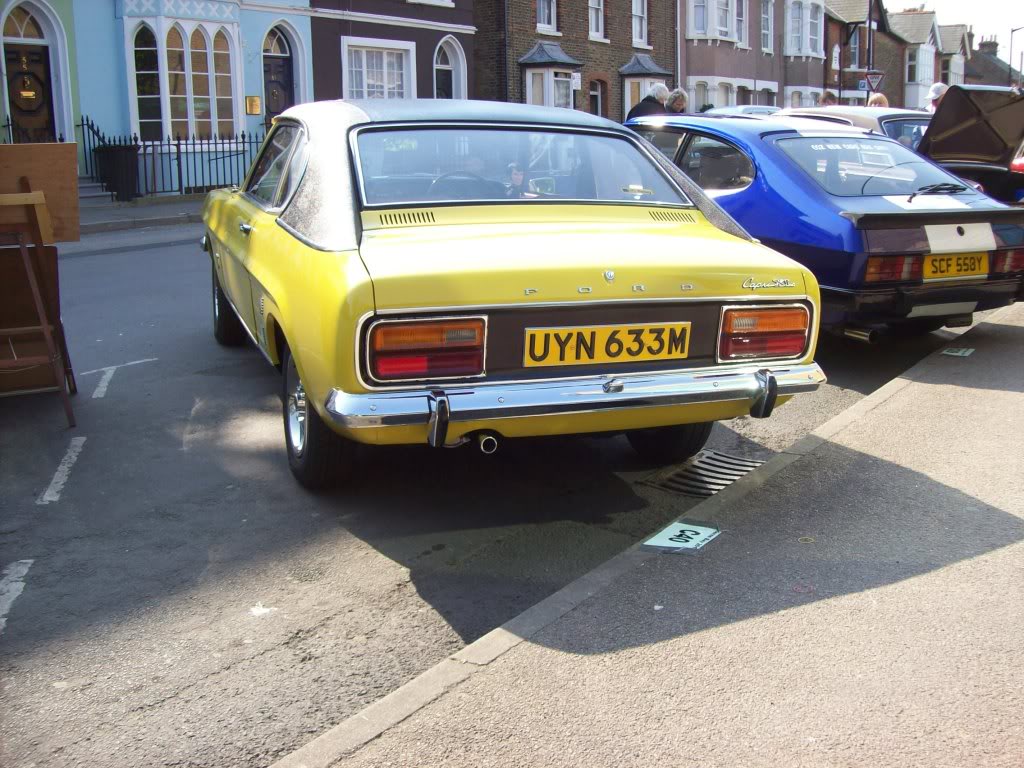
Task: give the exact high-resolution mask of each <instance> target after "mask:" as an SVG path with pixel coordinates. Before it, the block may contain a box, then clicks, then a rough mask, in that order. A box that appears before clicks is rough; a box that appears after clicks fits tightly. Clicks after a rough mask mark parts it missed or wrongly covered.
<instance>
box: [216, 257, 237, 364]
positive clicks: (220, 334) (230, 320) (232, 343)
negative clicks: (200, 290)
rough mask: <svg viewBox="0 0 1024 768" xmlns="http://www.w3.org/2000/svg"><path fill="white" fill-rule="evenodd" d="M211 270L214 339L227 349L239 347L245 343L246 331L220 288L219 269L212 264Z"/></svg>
mask: <svg viewBox="0 0 1024 768" xmlns="http://www.w3.org/2000/svg"><path fill="white" fill-rule="evenodd" d="M210 268H211V270H212V272H213V338H215V339H216V340H217V343H218V344H221V345H223V346H225V347H237V346H238V345H239V344H241V343H242V342H243V341H245V329H244V328H242V321H241V320H239V319H238V315H236V314H235V310H234V309H233V308H232V307H231V302H229V301H228V297H227V296H226V295H225V294H224V290H223V289H222V288H221V287H220V281H219V280H218V279H217V268H216V267H215V266H213V265H212V264H211V265H210Z"/></svg>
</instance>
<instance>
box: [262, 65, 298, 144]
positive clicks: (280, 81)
mask: <svg viewBox="0 0 1024 768" xmlns="http://www.w3.org/2000/svg"><path fill="white" fill-rule="evenodd" d="M263 89H264V93H263V100H264V103H265V104H266V115H267V127H268V128H269V127H270V121H271V120H273V119H274V118H275V117H277V116H278V115H280V114H281V113H282V112H284V111H285V110H286V109H288V107H290V106H292V104H294V103H295V97H294V93H295V91H294V83H293V81H292V57H291V56H264V57H263Z"/></svg>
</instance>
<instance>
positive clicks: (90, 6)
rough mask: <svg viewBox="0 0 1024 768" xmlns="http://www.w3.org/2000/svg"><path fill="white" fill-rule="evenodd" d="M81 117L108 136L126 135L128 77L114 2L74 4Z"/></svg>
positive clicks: (90, 1) (121, 30) (121, 33)
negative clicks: (86, 117)
mask: <svg viewBox="0 0 1024 768" xmlns="http://www.w3.org/2000/svg"><path fill="white" fill-rule="evenodd" d="M74 13H75V36H76V37H77V39H78V41H79V44H78V51H77V53H78V95H79V98H80V100H81V102H80V103H81V113H82V114H83V115H86V116H88V117H89V118H91V119H92V120H93V122H95V123H98V125H99V126H100V129H101V130H102V131H104V132H105V133H108V134H111V135H121V134H127V133H128V132H129V128H130V126H129V124H128V73H127V72H126V71H125V69H126V63H125V62H126V59H125V52H124V32H123V26H122V20H121V19H120V18H117V15H116V14H115V0H89V2H87V3H81V2H79V3H75V4H74Z"/></svg>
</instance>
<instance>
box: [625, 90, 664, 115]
mask: <svg viewBox="0 0 1024 768" xmlns="http://www.w3.org/2000/svg"><path fill="white" fill-rule="evenodd" d="M668 93H669V91H668V87H667V86H666V85H665V84H664V83H655V84H654V85H652V86H651V90H649V91H648V92H647V95H646V96H644V97H643V98H642V99H641V100H640V101H638V102H637V103H636V104H635V105H634V106H633V108H632V109H631V110H629V114H628V115H626V119H627V120H632V119H633V118H634V117H643V116H644V115H664V114H667V112H668V110H667V109H665V102H666V101H668Z"/></svg>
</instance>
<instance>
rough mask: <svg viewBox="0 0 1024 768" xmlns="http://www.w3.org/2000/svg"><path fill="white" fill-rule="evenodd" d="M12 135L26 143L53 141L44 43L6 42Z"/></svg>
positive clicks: (48, 76) (46, 56)
mask: <svg viewBox="0 0 1024 768" xmlns="http://www.w3.org/2000/svg"><path fill="white" fill-rule="evenodd" d="M4 61H5V62H6V65H7V94H8V100H9V102H10V116H11V117H10V119H11V138H12V139H13V140H14V142H15V143H20V144H26V143H36V142H42V141H55V140H56V138H57V137H56V132H55V131H54V127H53V126H54V123H53V99H52V98H51V94H50V49H49V48H48V47H47V46H45V45H26V44H23V43H5V44H4Z"/></svg>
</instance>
